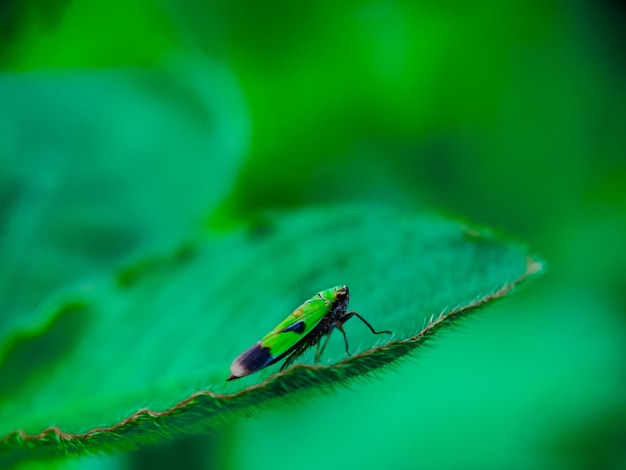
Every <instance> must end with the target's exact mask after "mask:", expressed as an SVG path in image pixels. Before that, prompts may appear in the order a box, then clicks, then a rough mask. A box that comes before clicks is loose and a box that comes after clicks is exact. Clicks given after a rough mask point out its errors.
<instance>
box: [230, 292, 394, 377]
mask: <svg viewBox="0 0 626 470" xmlns="http://www.w3.org/2000/svg"><path fill="white" fill-rule="evenodd" d="M349 302H350V292H349V290H348V287H347V286H336V287H331V288H330V289H326V290H323V291H321V292H318V293H317V294H315V295H314V296H313V297H311V298H310V299H309V300H307V301H306V302H304V303H303V304H302V305H300V306H299V307H298V308H297V309H295V310H294V311H293V313H292V314H291V315H289V316H288V317H287V318H285V319H284V320H283V321H282V322H280V323H279V324H278V326H276V328H274V329H273V330H272V331H270V332H269V333H268V334H267V335H265V336H264V337H263V338H261V340H260V341H257V342H256V343H254V344H253V345H252V346H251V347H250V348H248V349H247V350H245V351H244V352H242V353H241V354H240V355H239V356H237V357H236V358H235V360H234V361H233V363H232V365H231V366H230V373H231V375H230V377H228V379H227V380H234V379H238V378H241V377H245V376H246V375H250V374H253V373H254V372H257V371H259V370H261V369H263V368H265V367H267V366H270V365H272V364H274V363H276V362H278V361H280V360H281V359H283V358H284V357H286V358H287V360H286V361H285V362H284V364H283V365H282V367H281V368H280V370H281V371H282V370H284V369H286V368H287V367H289V365H291V364H292V363H293V362H294V361H295V360H296V359H297V358H298V357H299V356H300V355H302V354H303V353H304V351H306V350H307V349H308V348H310V347H311V346H314V345H317V349H316V351H315V361H316V362H317V361H318V360H319V358H320V356H321V355H322V353H323V352H324V349H326V345H327V344H328V340H329V339H330V334H331V333H332V332H333V330H334V329H335V328H337V329H338V330H339V331H341V333H342V334H343V339H344V341H345V343H346V354H347V355H348V356H349V355H350V351H349V349H348V337H347V336H346V332H345V330H344V329H343V324H344V323H345V322H347V321H348V320H350V318H352V317H357V318H359V319H360V320H361V321H362V322H363V323H365V324H366V325H367V327H368V328H369V329H370V331H371V332H372V333H374V334H375V335H380V334H383V333H385V334H391V331H376V330H374V328H372V325H370V324H369V323H368V322H367V320H365V318H363V317H362V316H361V315H359V314H358V313H357V312H348V303H349ZM325 335H327V337H326V341H324V344H323V345H322V348H321V350H320V342H321V340H322V337H323V336H325Z"/></svg>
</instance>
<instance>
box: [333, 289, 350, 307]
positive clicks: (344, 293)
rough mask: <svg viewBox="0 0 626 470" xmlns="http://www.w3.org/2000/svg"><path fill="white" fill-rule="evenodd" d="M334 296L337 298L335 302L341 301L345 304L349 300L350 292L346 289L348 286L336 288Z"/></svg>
mask: <svg viewBox="0 0 626 470" xmlns="http://www.w3.org/2000/svg"><path fill="white" fill-rule="evenodd" d="M335 295H336V296H337V300H341V301H344V302H346V303H347V302H348V301H349V300H350V290H349V289H348V286H341V287H338V288H337V291H336V292H335Z"/></svg>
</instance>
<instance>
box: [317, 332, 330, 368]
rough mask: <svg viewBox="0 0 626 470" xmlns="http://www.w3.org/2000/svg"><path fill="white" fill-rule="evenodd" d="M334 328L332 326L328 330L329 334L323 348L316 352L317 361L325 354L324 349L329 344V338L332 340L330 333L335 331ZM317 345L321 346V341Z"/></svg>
mask: <svg viewBox="0 0 626 470" xmlns="http://www.w3.org/2000/svg"><path fill="white" fill-rule="evenodd" d="M333 330H334V328H331V329H330V331H329V332H328V336H326V341H324V345H323V346H322V350H321V351H320V350H319V349H318V350H317V352H316V353H315V362H317V361H318V360H319V358H320V357H321V356H322V354H324V349H326V345H327V344H328V340H330V334H331V333H332V332H333ZM317 346H318V347H319V343H317Z"/></svg>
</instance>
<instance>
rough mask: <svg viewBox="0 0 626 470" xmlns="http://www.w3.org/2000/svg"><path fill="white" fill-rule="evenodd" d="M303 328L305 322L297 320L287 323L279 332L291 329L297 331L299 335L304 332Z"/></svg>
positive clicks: (304, 327)
mask: <svg viewBox="0 0 626 470" xmlns="http://www.w3.org/2000/svg"><path fill="white" fill-rule="evenodd" d="M305 329H306V325H305V323H304V322H303V321H297V322H295V323H293V324H291V325H289V326H288V327H286V328H283V330H282V331H281V333H286V332H287V331H293V332H294V333H298V334H299V335H301V334H302V333H304V330H305Z"/></svg>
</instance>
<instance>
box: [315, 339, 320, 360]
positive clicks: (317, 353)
mask: <svg viewBox="0 0 626 470" xmlns="http://www.w3.org/2000/svg"><path fill="white" fill-rule="evenodd" d="M320 344H321V341H318V342H317V346H316V347H315V362H317V361H318V360H319V358H320Z"/></svg>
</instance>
